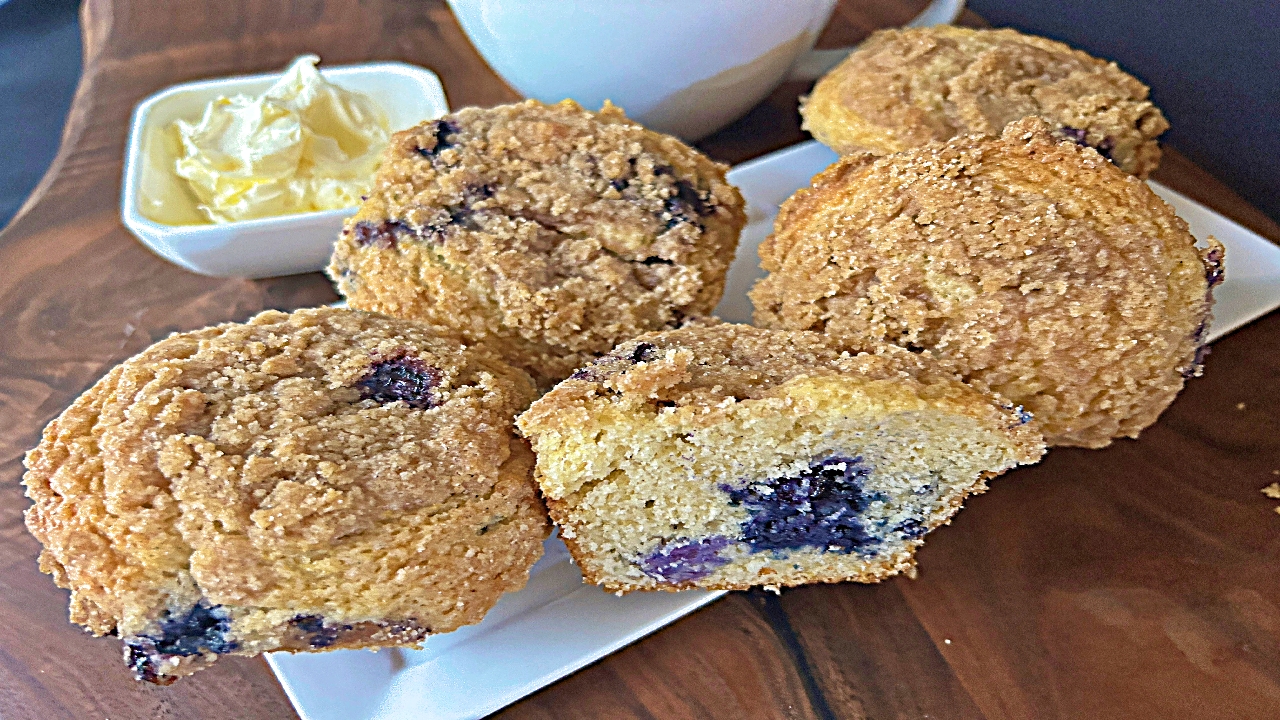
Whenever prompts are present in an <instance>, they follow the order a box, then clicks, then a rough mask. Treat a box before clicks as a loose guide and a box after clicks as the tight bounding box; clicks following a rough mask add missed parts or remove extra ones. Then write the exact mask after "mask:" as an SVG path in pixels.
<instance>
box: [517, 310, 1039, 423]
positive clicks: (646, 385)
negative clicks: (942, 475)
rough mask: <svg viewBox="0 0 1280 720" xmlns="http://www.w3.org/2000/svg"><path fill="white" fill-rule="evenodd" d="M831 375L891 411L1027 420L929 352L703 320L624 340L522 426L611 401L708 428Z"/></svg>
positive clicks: (576, 417)
mask: <svg viewBox="0 0 1280 720" xmlns="http://www.w3.org/2000/svg"><path fill="white" fill-rule="evenodd" d="M824 378H827V379H836V380H839V381H841V382H850V383H861V384H863V385H864V386H865V387H867V388H868V394H867V398H868V401H869V402H872V403H873V404H876V403H878V404H879V405H881V406H882V410H883V411H886V412H887V411H892V410H904V409H915V408H917V407H918V406H919V404H920V400H922V399H923V400H926V401H928V402H929V403H931V404H935V405H938V406H948V407H950V408H951V409H953V410H956V411H959V412H964V413H966V414H972V415H974V416H976V417H981V418H982V419H984V420H988V421H992V422H994V423H995V424H997V425H1002V426H1006V425H1007V426H1011V427H1013V426H1019V425H1022V424H1024V423H1025V422H1026V421H1027V420H1028V418H1029V416H1028V415H1027V414H1026V413H1024V412H1022V411H1021V409H1019V408H1015V407H1014V406H1013V405H1012V404H1010V403H1009V402H1007V401H1005V400H1004V399H1002V398H1000V397H998V396H995V395H994V394H991V393H983V392H979V391H975V390H974V389H973V388H970V387H968V386H966V385H964V384H963V383H962V382H961V381H960V380H959V378H957V377H956V376H955V374H954V373H952V372H951V371H950V370H949V369H947V368H946V367H945V366H943V365H942V364H941V363H939V362H937V361H936V360H935V359H934V358H932V357H930V356H928V355H922V354H917V353H912V352H909V351H907V350H903V349H901V348H898V347H893V346H887V345H886V346H882V347H880V348H878V352H876V353H865V352H864V353H856V354H854V353H850V352H848V351H845V350H841V349H840V348H838V347H836V346H835V345H833V344H832V343H830V342H829V341H828V340H827V339H826V338H824V337H823V336H822V335H820V334H819V333H816V332H803V331H801V332H792V331H787V330H776V329H765V328H758V327H753V326H750V325H740V324H735V323H722V322H719V321H717V320H714V319H703V318H698V319H694V320H691V321H690V322H688V323H687V324H686V325H685V326H684V327H682V328H680V329H677V330H667V331H662V332H655V333H648V334H645V335H642V336H640V337H638V338H635V339H633V340H630V341H628V342H625V343H622V344H621V345H619V346H618V347H617V348H616V349H615V350H614V351H613V352H611V353H609V354H608V355H605V356H604V357H602V358H600V359H599V360H597V361H595V362H594V363H592V364H591V365H588V366H586V367H584V368H582V369H580V370H578V371H577V372H575V373H574V374H573V375H571V376H570V377H569V378H568V379H566V380H565V381H563V382H561V383H560V384H559V385H558V386H556V388H555V390H553V391H552V392H550V393H548V394H547V395H544V396H543V397H542V398H541V399H539V400H538V401H537V402H535V403H534V404H533V406H531V407H530V409H529V410H528V411H527V412H526V413H524V414H523V415H522V416H521V417H520V420H519V425H520V429H521V431H522V432H524V433H525V434H526V435H529V434H533V433H536V432H538V431H539V430H541V429H543V428H546V427H549V426H550V424H559V425H561V426H562V427H573V426H575V425H576V424H579V423H580V421H581V419H582V417H581V415H580V413H581V411H582V409H583V408H585V407H587V406H597V405H600V404H607V405H611V406H613V407H615V408H617V409H620V410H627V411H647V412H652V413H654V414H655V415H658V414H663V415H669V416H670V418H669V421H677V422H680V423H681V424H683V425H687V426H695V425H696V426H705V425H710V424H713V423H716V422H719V421H720V420H721V419H722V417H723V416H725V414H727V413H733V412H736V410H737V408H736V407H735V406H736V405H737V404H738V403H741V402H744V401H750V400H762V399H769V398H774V399H780V398H783V397H785V396H786V395H787V393H788V389H787V388H788V386H790V385H794V384H795V383H796V382H811V381H812V382H821V381H822V379H824ZM871 398H874V400H871ZM646 409H647V410H646Z"/></svg>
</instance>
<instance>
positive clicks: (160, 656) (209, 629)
mask: <svg viewBox="0 0 1280 720" xmlns="http://www.w3.org/2000/svg"><path fill="white" fill-rule="evenodd" d="M230 630H231V618H230V617H229V616H228V615H227V614H226V611H225V610H223V609H222V606H221V605H210V604H209V603H208V602H207V601H205V600H201V601H200V602H199V603H197V604H196V605H195V606H193V607H192V608H191V609H190V610H188V611H187V612H186V613H183V614H181V615H176V616H175V615H173V614H172V613H170V612H167V611H166V613H165V615H164V617H163V618H161V620H160V622H159V633H158V634H153V635H141V636H138V637H133V638H129V639H127V640H126V641H125V644H124V651H125V662H126V663H128V665H129V667H130V669H132V670H133V674H134V676H135V677H137V678H138V679H139V680H146V681H147V682H152V683H164V682H165V676H162V675H160V673H159V672H158V670H159V666H160V665H161V664H162V663H163V662H164V661H165V660H166V659H167V658H170V657H174V656H178V657H188V656H191V655H201V654H204V653H215V654H218V655H222V654H224V653H229V652H232V651H234V650H235V649H236V643H235V642H234V641H232V640H230V639H229V638H228V637H227V633H228V632H229V631H230ZM168 681H169V682H172V679H169V680H168Z"/></svg>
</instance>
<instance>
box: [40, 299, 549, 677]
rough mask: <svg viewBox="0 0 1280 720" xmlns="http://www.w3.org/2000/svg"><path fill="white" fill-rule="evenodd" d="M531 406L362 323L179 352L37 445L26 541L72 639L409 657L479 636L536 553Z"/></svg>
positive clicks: (273, 320)
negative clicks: (193, 634)
mask: <svg viewBox="0 0 1280 720" xmlns="http://www.w3.org/2000/svg"><path fill="white" fill-rule="evenodd" d="M533 397H534V388H533V385H532V382H531V381H530V379H529V378H528V376H527V375H525V374H524V373H523V372H521V371H519V370H517V369H515V368H512V367H510V366H509V365H507V364H506V363H504V362H503V361H501V360H500V359H499V358H498V357H497V356H496V355H494V354H492V353H491V352H489V351H487V350H484V349H482V348H474V347H473V348H467V347H465V346H463V345H461V344H460V343H458V342H457V341H456V340H451V339H448V338H443V337H439V336H437V335H435V334H434V333H433V332H431V331H430V330H429V329H428V328H425V327H423V326H418V325H416V324H414V323H410V322H405V321H400V320H394V319H391V318H386V317H382V316H379V315H374V314H370V313H363V312H356V311H351V310H341V309H335V308H319V309H310V310H300V311H297V312H295V313H292V314H285V313H281V312H274V311H271V312H266V313H263V314H260V315H258V316H256V317H254V318H252V319H251V320H249V321H248V322H247V323H245V324H235V323H232V324H226V325H219V326H216V327H211V328H206V329H203V330H197V331H194V332H189V333H179V334H175V335H173V336H171V337H170V338H168V339H166V340H163V341H161V342H159V343H156V344H155V345H153V346H151V347H150V348H148V349H147V350H145V351H143V352H142V353H140V354H139V355H137V356H135V357H133V358H131V359H129V360H127V361H126V362H124V363H123V364H122V365H120V366H118V367H116V368H115V369H113V370H112V371H111V372H110V373H108V375H107V376H106V377H104V378H103V379H102V380H101V381H99V382H98V383H97V384H96V385H94V386H93V387H92V388H90V389H89V390H88V391H86V392H85V393H84V394H83V395H82V396H81V397H80V398H79V399H77V400H76V401H75V402H74V403H72V405H71V406H70V407H69V408H68V409H67V410H66V411H65V412H63V413H62V415H60V416H59V417H58V418H56V419H55V420H54V421H53V422H51V423H50V424H49V426H48V427H47V428H46V429H45V431H44V436H43V439H42V441H41V443H40V445H39V446H37V447H36V448H35V449H34V450H32V451H31V452H30V453H28V455H27V459H26V464H27V468H28V470H27V473H26V475H25V477H24V483H25V484H26V486H27V494H28V496H29V497H30V498H31V499H32V500H33V502H34V504H33V506H32V507H31V508H30V509H29V510H28V511H27V515H26V519H27V525H28V527H29V528H30V529H31V532H32V533H33V534H34V535H35V536H36V537H37V538H38V539H39V540H40V541H41V543H43V545H44V550H43V552H42V553H41V556H40V565H41V568H42V569H43V570H44V571H46V572H49V573H51V574H52V575H53V576H54V578H55V580H56V581H57V583H58V584H59V585H61V586H63V587H67V588H69V589H70V590H71V620H72V621H73V622H77V623H80V624H82V625H85V626H86V627H87V628H88V629H89V630H91V631H92V632H93V633H94V634H98V635H101V634H105V633H109V632H114V633H116V634H118V635H120V636H121V637H122V638H124V639H125V640H126V643H127V644H128V643H130V642H132V640H131V638H133V639H135V640H137V642H141V643H144V644H145V643H151V645H149V646H148V648H149V650H148V652H151V651H154V646H155V645H160V646H164V645H166V643H167V644H168V645H170V646H175V647H178V651H174V652H171V653H169V654H170V655H173V656H175V658H178V659H181V658H186V657H196V656H199V655H201V654H202V653H203V651H204V650H208V649H209V648H210V647H212V648H214V649H213V650H212V652H214V653H217V654H221V653H222V652H223V650H224V649H225V650H227V651H233V652H242V653H246V654H251V653H253V652H260V651H263V650H269V649H273V648H274V647H279V646H284V647H292V646H293V645H294V644H296V640H297V638H292V637H291V633H294V631H298V633H301V630H299V628H301V629H310V630H309V631H310V633H311V635H310V636H311V638H312V640H313V641H314V640H315V638H316V637H317V636H316V633H320V632H322V630H321V626H322V625H323V633H322V634H321V635H320V636H319V637H320V640H321V641H322V643H321V644H314V642H313V644H312V646H311V647H313V648H320V647H342V646H353V644H354V645H360V644H370V643H372V644H406V643H407V644H412V643H414V642H417V641H419V640H420V639H421V637H422V636H423V635H424V634H425V632H443V631H447V630H450V629H453V628H455V627H458V626H459V625H464V624H468V623H473V622H476V621H478V620H479V619H480V617H482V616H483V615H484V613H485V611H486V610H487V609H488V608H489V607H491V606H492V604H493V603H494V602H496V600H497V598H498V596H499V595H501V594H502V593H503V592H504V591H508V590H513V589H517V588H518V587H520V586H522V585H523V584H524V581H525V578H526V577H527V573H528V570H529V567H530V566H531V565H532V564H533V562H534V561H535V560H536V559H537V557H538V556H539V555H540V554H541V540H542V539H543V538H544V537H545V536H546V534H547V523H546V518H545V514H544V511H543V509H542V507H541V504H540V502H539V500H538V498H537V496H536V490H535V489H534V486H533V482H532V477H531V472H532V456H531V453H530V451H529V449H528V447H527V444H526V443H525V442H524V441H523V440H520V439H519V438H516V437H515V435H514V429H513V419H514V415H515V414H516V413H517V412H518V411H519V410H521V409H522V408H523V407H524V406H526V405H527V404H528V403H529V402H530V401H531V400H532V399H533ZM460 601H461V602H460ZM193 608H203V609H198V610H194V611H193V610H192V609H193ZM192 612H195V613H196V615H197V616H198V617H197V619H196V620H182V618H183V617H188V618H189V617H191V613H192ZM182 622H186V623H187V624H188V625H190V624H192V623H197V622H205V623H206V624H208V623H213V622H219V623H224V624H225V627H223V628H222V629H221V630H219V633H220V635H219V636H217V637H214V636H213V635H210V636H208V637H205V636H200V638H199V642H205V646H202V647H201V648H195V647H194V646H193V644H194V643H196V640H195V639H191V638H186V637H184V636H182V635H181V632H188V631H189V628H183V629H181V631H178V630H170V629H166V628H165V626H166V624H168V625H170V626H173V625H175V624H181V623H182ZM343 628H345V630H344V629H343ZM174 633H179V634H178V636H175V637H171V636H173V635H174ZM282 633H283V634H282ZM324 633H327V634H324ZM343 633H347V634H348V635H349V637H343ZM294 634H297V633H294ZM210 638H212V639H210ZM188 641H189V642H188ZM206 641H207V642H206ZM184 642H187V644H188V646H182V644H183V643H184ZM135 644H136V643H135ZM188 651H190V652H188ZM171 659H173V658H171ZM176 661H177V660H175V662H176ZM139 662H141V661H139ZM142 666H145V667H146V672H147V673H150V674H151V675H156V674H157V673H158V674H161V675H163V674H165V673H167V672H169V671H170V670H175V668H168V669H163V668H160V669H157V668H156V667H153V663H151V662H150V661H149V660H148V661H146V662H141V666H138V667H135V669H138V670H139V671H140V675H142V674H144V673H143V672H142ZM176 670H178V671H177V673H176V674H184V672H187V671H189V670H181V669H176ZM146 679H152V680H155V679H156V678H155V677H147V678H146Z"/></svg>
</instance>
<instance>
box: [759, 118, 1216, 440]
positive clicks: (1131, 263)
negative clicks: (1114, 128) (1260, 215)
mask: <svg viewBox="0 0 1280 720" xmlns="http://www.w3.org/2000/svg"><path fill="white" fill-rule="evenodd" d="M1195 242H1196V241H1195V238H1193V237H1192V236H1191V234H1190V233H1189V232H1188V230H1187V225H1186V223H1185V222H1183V221H1182V220H1181V219H1180V218H1178V216H1177V215H1175V214H1174V213H1173V210H1172V209H1171V208H1170V207H1169V206H1168V205H1166V204H1165V203H1164V202H1163V201H1162V200H1160V198H1158V197H1156V195H1155V193H1153V192H1152V191H1151V189H1150V188H1149V187H1147V184H1146V183H1144V182H1142V181H1141V180H1138V179H1137V178H1135V177H1133V176H1131V175H1126V174H1124V173H1123V172H1121V171H1120V170H1118V169H1117V168H1116V167H1115V166H1113V165H1111V164H1110V163H1108V162H1106V161H1105V160H1104V159H1103V158H1102V156H1100V155H1099V154H1098V153H1097V152H1095V151H1094V150H1092V149H1090V148H1085V147H1081V146H1079V145H1076V144H1075V143H1072V142H1068V141H1063V140H1061V139H1060V138H1057V137H1056V136H1054V135H1053V134H1052V133H1051V131H1050V127H1049V126H1048V125H1047V124H1046V123H1044V122H1043V121H1041V120H1039V119H1038V118H1026V119H1024V120H1021V121H1019V122H1017V123H1013V124H1011V125H1010V126H1008V127H1007V128H1005V130H1004V134H1003V136H1002V137H1000V138H985V137H979V136H966V137H961V138H957V139H954V140H951V141H949V142H947V143H933V144H930V145H926V146H924V147H921V148H916V149H913V150H908V151H906V152H903V153H899V154H897V155H892V156H889V157H885V158H880V159H876V158H874V157H871V156H868V155H856V156H848V157H846V158H843V159H842V160H841V161H840V162H838V163H836V164H834V165H832V166H831V167H830V168H828V169H827V170H826V171H824V172H823V173H821V174H819V175H818V176H817V177H815V178H814V180H813V185H812V187H810V188H809V189H807V190H801V191H799V192H797V193H796V194H795V195H794V196H792V198H791V199H789V200H788V201H787V202H786V203H785V204H784V205H783V207H782V209H781V211H780V213H779V215H778V219H777V222H776V224H775V226H774V234H773V235H772V236H770V237H769V238H768V239H767V240H766V241H765V242H764V243H762V244H761V246H760V258H761V265H762V266H763V267H764V269H765V270H767V271H769V275H768V276H766V277H765V278H764V279H762V280H760V281H759V282H758V283H757V284H756V286H755V288H754V289H753V290H752V291H751V299H752V302H753V303H754V304H755V320H756V323H757V324H759V325H762V326H766V327H777V328H786V329H792V330H819V331H822V332H824V333H825V334H826V335H827V336H828V337H829V338H831V339H832V340H833V341H834V342H836V343H838V344H840V345H841V346H842V347H845V348H847V349H852V350H862V349H870V348H873V347H876V346H877V345H880V344H885V343H887V344H891V345H898V346H901V347H905V348H908V349H910V350H913V351H916V352H931V353H933V354H935V355H937V356H938V357H939V358H940V359H942V360H943V361H945V362H947V363H948V364H949V365H951V366H952V367H953V368H954V369H955V370H956V372H958V373H959V374H960V375H961V376H962V377H963V378H964V379H966V380H968V381H971V382H975V383H978V384H980V385H982V386H985V387H988V388H990V389H992V390H995V391H996V392H998V393H999V394H1000V395H1002V396H1004V397H1006V398H1008V399H1009V400H1011V401H1013V402H1015V403H1017V404H1019V405H1022V406H1024V407H1026V408H1027V409H1028V410H1030V411H1031V412H1032V413H1033V414H1034V415H1035V416H1036V420H1037V421H1038V422H1039V424H1040V426H1041V428H1042V430H1043V432H1044V435H1045V439H1046V441H1047V442H1048V443H1049V444H1050V445H1080V446H1084V447H1103V446H1105V445H1108V444H1110V442H1111V439H1112V438H1114V437H1119V436H1128V437H1136V436H1137V435H1138V432H1139V431H1141V430H1142V429H1143V428H1145V427H1147V426H1148V425H1150V424H1151V423H1153V422H1155V419H1156V417H1158V416H1159V414H1160V413H1161V412H1162V411H1163V410H1164V408H1165V407H1166V406H1168V405H1169V403H1170V402H1172V401H1173V398H1174V396H1175V395H1177V393H1178V392H1179V390H1181V389H1182V385H1183V382H1184V379H1185V378H1187V377H1190V376H1192V375H1196V374H1199V368H1200V358H1201V349H1202V347H1203V345H1204V339H1205V338H1204V335H1205V329H1206V327H1207V324H1208V320H1209V310H1210V306H1211V304H1212V297H1211V295H1210V291H1211V289H1212V287H1213V285H1215V284H1216V283H1217V282H1218V281H1220V280H1221V278H1222V267H1221V262H1222V246H1221V245H1220V244H1218V243H1217V241H1216V240H1213V239H1212V238H1209V239H1208V243H1209V248H1208V249H1206V250H1204V251H1200V250H1197V249H1196V246H1195Z"/></svg>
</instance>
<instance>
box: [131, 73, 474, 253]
mask: <svg viewBox="0 0 1280 720" xmlns="http://www.w3.org/2000/svg"><path fill="white" fill-rule="evenodd" d="M320 72H321V74H322V75H323V76H324V77H325V79H327V80H329V81H330V82H333V83H334V84H336V85H339V86H341V87H344V88H347V89H349V90H356V91H359V92H362V93H365V94H366V95H369V96H370V97H371V98H373V100H374V102H376V103H377V104H378V105H379V106H380V107H381V108H382V109H383V111H384V112H386V113H387V119H388V120H389V121H390V124H391V129H392V131H398V130H404V129H406V128H409V127H413V126H414V125H416V124H418V123H420V122H423V121H425V120H431V119H433V118H437V117H440V116H441V115H444V114H445V113H447V112H448V111H449V105H448V102H447V101H446V99H445V94H444V87H443V86H442V85H441V84H440V78H438V77H437V76H436V74H435V73H433V72H431V71H430V70H427V69H425V68H420V67H417V66H415V65H409V64H406V63H400V62H379V63H363V64H358V65H344V66H335V67H322V68H321V70H320ZM279 77H280V74H279V73H278V72H277V73H267V74H262V75H246V76H239V77H229V78H218V79H214V80H201V81H199V82H192V83H185V84H182V85H175V86H173V87H171V88H168V89H166V90H162V91H160V92H158V93H156V94H154V95H152V96H150V97H148V98H147V99H146V100H143V101H142V102H141V103H139V104H138V106H137V107H136V108H135V109H134V111H133V118H132V120H131V122H130V123H129V139H128V142H127V144H126V151H125V165H124V180H123V185H122V188H121V194H120V195H121V196H120V217H121V219H122V220H123V221H124V224H125V226H126V227H128V228H129V230H130V232H132V233H133V234H134V235H135V236H137V238H138V239H139V240H140V241H142V243H143V244H144V245H146V246H147V247H148V248H150V249H151V250H152V251H153V252H155V253H156V254H157V255H159V256H160V257H162V258H164V259H166V260H168V261H169V262H172V263H174V264H175V265H179V266H181V267H183V268H186V269H187V270H190V271H192V272H195V273H199V274H201V275H212V276H216V277H248V278H260V277H274V276H277V275H292V274H295V273H302V272H314V271H316V270H320V269H322V268H324V266H325V264H326V263H327V262H328V260H329V254H330V251H331V250H332V247H333V241H334V238H336V237H337V235H338V232H339V231H341V229H342V222H343V220H344V219H346V218H347V217H348V216H350V215H351V214H352V213H354V212H355V208H344V209H341V210H326V211H321V212H313V213H302V214H297V215H285V216H281V217H273V218H261V219H256V220H243V221H239V222H233V223H225V224H217V225H215V224H211V223H208V222H205V221H203V218H202V217H201V216H200V215H199V213H198V212H197V210H196V207H195V199H194V197H193V196H192V195H191V194H190V192H189V191H188V190H187V189H186V188H185V187H183V186H182V185H181V183H182V182H183V181H182V180H181V179H179V178H178V177H177V176H176V175H175V174H174V173H173V161H174V160H175V159H176V158H175V155H174V153H175V151H176V148H174V147H172V146H169V145H167V144H166V142H165V137H166V134H165V133H163V132H158V131H161V130H163V128H166V127H168V126H169V125H171V124H172V123H173V121H175V120H177V119H179V118H182V119H188V120H196V119H198V118H199V116H200V114H201V113H202V112H203V110H204V107H205V105H207V104H208V103H209V101H211V100H214V99H215V98H217V97H219V96H224V95H227V96H229V95H235V94H238V93H240V94H250V95H260V94H261V93H263V92H265V91H266V89H267V88H268V87H270V86H271V84H272V83H274V82H275V81H276V80H277V79H278V78H279ZM159 198H163V200H159ZM144 203H152V204H154V206H155V207H158V208H159V207H162V208H163V212H164V214H165V215H167V216H168V217H167V218H166V219H165V221H160V220H157V219H155V218H154V217H153V216H152V217H149V216H148V213H147V212H144V210H143V208H144ZM151 214H152V215H154V214H155V213H151Z"/></svg>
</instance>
